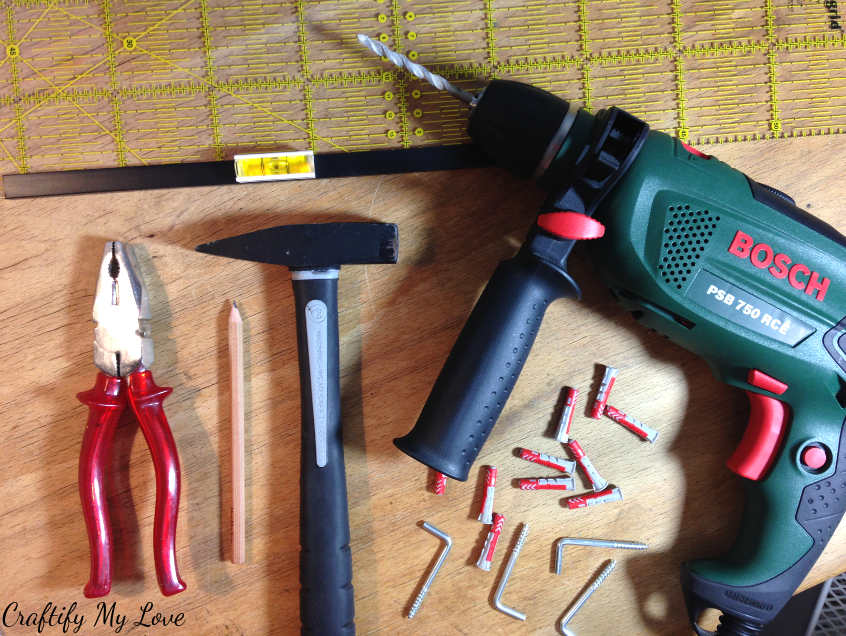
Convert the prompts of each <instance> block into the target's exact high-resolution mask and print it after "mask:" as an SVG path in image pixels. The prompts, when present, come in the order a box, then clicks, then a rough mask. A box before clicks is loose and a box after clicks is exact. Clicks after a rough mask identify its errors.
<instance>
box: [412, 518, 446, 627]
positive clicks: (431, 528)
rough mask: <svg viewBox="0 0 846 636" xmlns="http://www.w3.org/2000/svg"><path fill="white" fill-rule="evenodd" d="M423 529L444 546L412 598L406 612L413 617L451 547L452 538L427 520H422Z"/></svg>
mask: <svg viewBox="0 0 846 636" xmlns="http://www.w3.org/2000/svg"><path fill="white" fill-rule="evenodd" d="M423 529H424V530H428V531H429V532H431V533H432V534H433V535H435V536H436V537H438V538H439V539H441V540H443V542H444V547H443V548H441V554H440V555H439V556H438V560H437V562H436V563H435V567H433V568H432V571H431V572H429V576H427V577H426V581H425V582H424V583H423V587H421V588H420V592H419V593H418V594H417V598H415V599H414V603H413V604H412V605H411V609H410V610H409V612H408V617H409V618H414V615H415V614H416V613H417V610H419V609H420V604H421V603H422V602H423V598H424V597H425V596H426V593H427V592H428V591H429V588H430V587H431V586H432V581H434V580H435V575H436V574H437V573H438V570H440V569H441V566H442V565H443V564H444V560H445V559H446V556H447V554H449V551H450V549H451V548H452V538H451V537H450V536H449V535H448V534H447V533H446V532H443V531H442V530H438V529H437V528H436V527H435V526H433V525H432V524H431V523H429V522H428V521H424V522H423Z"/></svg>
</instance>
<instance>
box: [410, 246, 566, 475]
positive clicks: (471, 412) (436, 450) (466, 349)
mask: <svg viewBox="0 0 846 636" xmlns="http://www.w3.org/2000/svg"><path fill="white" fill-rule="evenodd" d="M578 295H579V290H578V287H577V286H576V284H575V283H574V282H573V281H572V279H571V278H570V277H569V276H568V275H567V274H566V273H563V272H562V271H561V270H559V269H557V268H553V267H551V266H550V265H548V264H547V263H545V262H544V261H542V260H540V259H538V258H536V257H535V256H533V255H532V253H531V252H530V251H529V250H527V249H525V248H524V249H523V250H521V251H520V253H518V254H517V255H516V256H515V257H514V258H512V259H510V260H507V261H503V262H502V263H500V264H499V266H498V267H497V269H496V271H495V272H494V274H493V276H492V277H491V279H490V281H489V282H488V284H487V286H486V287H485V290H484V291H483V292H482V295H481V297H480V298H479V300H478V301H477V302H476V306H475V307H474V308H473V312H472V313H471V314H470V317H469V318H468V320H467V322H466V324H465V325H464V328H463V329H462V330H461V333H460V334H459V336H458V340H457V341H456V343H455V345H454V346H453V348H452V351H451V352H450V354H449V357H448V358H447V361H446V362H445V363H444V366H443V369H442V370H441V373H440V375H439V376H438V379H437V380H436V382H435V386H434V388H433V389H432V392H431V394H430V395H429V398H428V400H427V401H426V404H425V406H424V407H423V411H422V413H421V414H420V417H419V419H418V420H417V424H416V425H415V427H414V428H413V429H412V430H411V432H410V433H408V434H407V435H406V436H404V437H400V438H397V439H395V440H394V444H396V446H397V447H398V448H399V449H400V450H401V451H403V452H404V453H406V454H408V455H410V456H411V457H413V458H414V459H417V460H418V461H420V462H423V463H424V464H426V465H428V466H430V467H432V468H434V469H435V470H437V471H439V472H442V473H444V474H445V475H448V476H449V477H452V478H453V479H458V480H461V481H464V480H466V479H467V475H468V472H469V470H470V466H471V465H472V464H473V461H474V460H475V459H476V455H477V454H478V453H479V449H481V448H482V445H483V444H484V442H485V440H486V439H487V437H488V435H489V434H490V432H491V429H492V428H493V426H494V424H495V423H496V421H497V419H498V418H499V414H500V412H501V411H502V409H503V408H504V407H505V403H506V400H507V399H508V396H509V395H510V394H511V391H512V389H513V388H514V385H515V383H516V382H517V378H518V377H519V376H520V371H521V370H522V369H523V365H524V363H525V362H526V358H527V357H528V355H529V351H530V350H531V347H532V344H533V343H534V341H535V336H536V335H537V333H538V329H540V325H541V321H542V320H543V316H544V313H545V312H546V308H547V307H548V306H549V305H550V303H551V302H552V301H554V300H556V299H557V298H562V297H567V296H569V297H577V296H578Z"/></svg>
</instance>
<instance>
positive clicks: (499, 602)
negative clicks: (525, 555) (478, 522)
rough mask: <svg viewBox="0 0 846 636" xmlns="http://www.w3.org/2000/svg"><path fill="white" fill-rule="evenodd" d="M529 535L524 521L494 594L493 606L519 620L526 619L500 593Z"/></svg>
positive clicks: (527, 525)
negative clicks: (504, 600) (507, 603)
mask: <svg viewBox="0 0 846 636" xmlns="http://www.w3.org/2000/svg"><path fill="white" fill-rule="evenodd" d="M528 535H529V524H528V523H524V524H523V529H522V530H520V536H519V537H518V538H517V543H516V544H514V549H513V550H512V551H511V556H510V557H508V563H507V564H506V565H505V572H503V573H502V578H501V579H500V580H499V585H497V587H496V593H495V594H494V607H495V608H496V609H498V610H499V611H500V612H503V613H505V614H508V615H509V616H511V617H512V618H516V619H517V620H519V621H524V620H526V615H525V614H524V613H523V612H518V611H517V610H516V609H514V608H513V607H509V606H508V605H506V604H505V603H503V602H502V600H501V599H502V593H503V592H504V591H505V585H506V583H508V577H509V576H511V570H513V569H514V564H515V563H517V557H518V556H520V550H522V549H523V544H524V543H525V542H526V537H527V536H528Z"/></svg>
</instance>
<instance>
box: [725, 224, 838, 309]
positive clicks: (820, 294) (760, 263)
mask: <svg viewBox="0 0 846 636" xmlns="http://www.w3.org/2000/svg"><path fill="white" fill-rule="evenodd" d="M728 251H729V253H731V254H734V255H735V256H737V257H738V258H748V259H749V262H750V263H752V265H754V266H755V267H757V268H758V269H766V270H767V271H768V272H769V273H770V274H771V275H772V276H773V277H774V278H786V279H787V281H788V282H789V283H790V285H791V286H792V287H794V288H795V289H801V290H804V292H805V293H806V294H808V295H809V296H814V297H815V298H816V299H817V300H819V301H822V300H823V299H824V298H825V293H826V292H827V291H828V286H829V284H830V283H831V279H829V278H822V277H821V276H820V273H819V272H814V271H811V268H810V267H808V266H807V265H803V264H802V263H794V262H793V259H791V258H790V257H789V256H788V255H787V254H784V253H781V252H779V253H776V251H775V250H774V249H773V248H772V247H770V246H769V245H767V244H766V243H755V239H753V238H752V237H751V236H749V235H748V234H746V233H745V232H741V231H740V230H738V231H737V234H735V235H734V239H733V240H732V242H731V245H729V249H728Z"/></svg>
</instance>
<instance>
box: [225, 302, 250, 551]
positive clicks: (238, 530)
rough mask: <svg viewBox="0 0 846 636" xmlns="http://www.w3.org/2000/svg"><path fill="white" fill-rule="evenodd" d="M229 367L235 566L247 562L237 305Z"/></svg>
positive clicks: (241, 339)
mask: <svg viewBox="0 0 846 636" xmlns="http://www.w3.org/2000/svg"><path fill="white" fill-rule="evenodd" d="M229 366H230V376H231V379H232V563H244V562H245V561H246V560H247V541H246V534H247V532H246V530H247V520H246V496H245V492H244V489H245V485H244V325H243V321H242V320H241V312H239V311H238V305H237V304H236V303H235V302H234V301H233V303H232V309H231V310H230V312H229Z"/></svg>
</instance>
